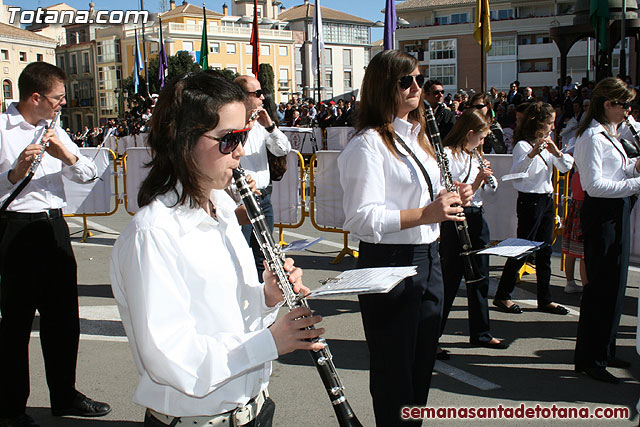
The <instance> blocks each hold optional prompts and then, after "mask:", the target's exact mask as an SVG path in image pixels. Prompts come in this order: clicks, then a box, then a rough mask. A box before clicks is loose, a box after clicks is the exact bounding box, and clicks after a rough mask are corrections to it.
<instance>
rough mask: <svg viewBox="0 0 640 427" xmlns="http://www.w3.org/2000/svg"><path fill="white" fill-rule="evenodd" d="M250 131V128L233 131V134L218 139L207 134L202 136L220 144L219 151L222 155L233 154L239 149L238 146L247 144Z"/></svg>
mask: <svg viewBox="0 0 640 427" xmlns="http://www.w3.org/2000/svg"><path fill="white" fill-rule="evenodd" d="M249 130H250V129H249V128H245V129H238V130H232V131H231V132H229V133H227V134H226V135H223V136H221V137H220V138H216V137H213V136H210V135H207V134H202V136H204V137H207V138H209V139H212V140H214V141H218V142H220V145H218V149H219V150H220V152H221V153H222V154H231V153H233V151H234V150H235V149H236V148H238V145H240V144H242V146H244V143H245V142H247V136H248V135H249Z"/></svg>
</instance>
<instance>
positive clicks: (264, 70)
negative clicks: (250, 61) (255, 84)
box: [258, 64, 275, 94]
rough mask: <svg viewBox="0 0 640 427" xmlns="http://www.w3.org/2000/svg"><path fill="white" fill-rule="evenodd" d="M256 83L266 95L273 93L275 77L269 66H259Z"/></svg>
mask: <svg viewBox="0 0 640 427" xmlns="http://www.w3.org/2000/svg"><path fill="white" fill-rule="evenodd" d="M258 81H259V82H260V86H262V90H263V91H264V92H266V93H270V94H273V93H274V84H275V75H274V74H273V68H272V67H271V64H260V67H259V68H258Z"/></svg>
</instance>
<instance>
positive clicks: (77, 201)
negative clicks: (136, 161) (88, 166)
mask: <svg viewBox="0 0 640 427" xmlns="http://www.w3.org/2000/svg"><path fill="white" fill-rule="evenodd" d="M80 153H81V154H82V155H83V156H86V157H88V158H90V159H93V161H94V162H95V164H96V167H97V169H98V178H97V179H95V180H94V181H93V182H88V183H78V182H73V181H71V180H70V179H68V178H67V177H65V176H64V175H63V176H62V183H63V185H64V192H65V196H66V201H67V205H66V206H65V207H64V209H63V212H64V214H65V215H70V214H77V215H81V214H108V213H109V212H111V210H112V208H111V204H112V202H113V200H114V199H113V196H114V192H113V190H112V183H111V182H112V170H111V158H112V156H113V152H112V151H111V150H109V149H108V148H80ZM114 212H115V211H114Z"/></svg>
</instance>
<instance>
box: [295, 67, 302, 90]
mask: <svg viewBox="0 0 640 427" xmlns="http://www.w3.org/2000/svg"><path fill="white" fill-rule="evenodd" d="M296 85H297V86H298V87H302V86H303V84H302V70H296Z"/></svg>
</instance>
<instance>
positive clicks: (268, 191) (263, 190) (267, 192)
mask: <svg viewBox="0 0 640 427" xmlns="http://www.w3.org/2000/svg"><path fill="white" fill-rule="evenodd" d="M258 191H260V194H261V195H262V197H267V196H268V195H270V194H271V192H272V191H273V186H272V185H271V184H269V185H268V186H266V187H264V188H260V189H259V190H258Z"/></svg>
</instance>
